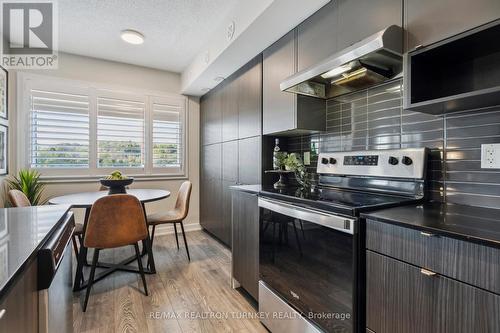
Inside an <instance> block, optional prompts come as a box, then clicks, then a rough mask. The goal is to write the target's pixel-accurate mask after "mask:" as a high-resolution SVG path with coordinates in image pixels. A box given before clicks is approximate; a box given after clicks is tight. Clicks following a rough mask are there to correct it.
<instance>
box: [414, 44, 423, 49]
mask: <svg viewBox="0 0 500 333" xmlns="http://www.w3.org/2000/svg"><path fill="white" fill-rule="evenodd" d="M422 47H424V46H423V45H422V44H418V45H417V46H415V47H414V48H413V50H418V49H421V48H422Z"/></svg>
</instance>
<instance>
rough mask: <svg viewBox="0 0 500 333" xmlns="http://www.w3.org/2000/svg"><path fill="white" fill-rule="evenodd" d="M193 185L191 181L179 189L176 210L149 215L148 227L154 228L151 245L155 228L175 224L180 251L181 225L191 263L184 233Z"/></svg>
mask: <svg viewBox="0 0 500 333" xmlns="http://www.w3.org/2000/svg"><path fill="white" fill-rule="evenodd" d="M192 187H193V185H192V184H191V182H190V181H185V182H183V183H182V184H181V187H180V188H179V193H178V194H177V200H176V202H175V208H174V209H172V210H168V211H165V212H160V213H155V214H150V215H148V217H147V219H148V226H152V227H153V230H152V232H151V245H152V243H153V241H154V235H155V228H156V226H157V225H159V224H173V225H174V232H175V241H176V243H177V250H179V236H178V235H177V224H180V225H181V230H182V237H183V238H184V246H185V247H186V253H187V257H188V260H189V261H191V257H190V255H189V248H188V243H187V240H186V232H185V231H184V223H183V222H184V219H185V218H186V216H187V214H188V212H189V201H190V198H191V189H192Z"/></svg>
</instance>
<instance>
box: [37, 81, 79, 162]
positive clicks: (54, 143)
mask: <svg viewBox="0 0 500 333" xmlns="http://www.w3.org/2000/svg"><path fill="white" fill-rule="evenodd" d="M29 93H30V137H29V140H30V152H29V153H30V162H29V164H30V167H31V168H37V169H47V168H52V169H55V168H73V169H75V168H88V167H89V98H88V96H86V95H79V94H69V93H63V92H58V91H49V90H36V89H31V90H30V92H29Z"/></svg>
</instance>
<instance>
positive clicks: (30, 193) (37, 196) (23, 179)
mask: <svg viewBox="0 0 500 333" xmlns="http://www.w3.org/2000/svg"><path fill="white" fill-rule="evenodd" d="M44 188H45V185H44V184H43V183H42V182H41V181H40V173H39V172H38V171H36V170H30V169H23V170H20V171H19V173H18V175H17V176H11V177H10V178H8V179H7V190H19V191H21V192H23V193H24V194H25V195H26V197H28V199H29V201H30V203H31V205H32V206H39V205H43V204H44V203H45V201H43V200H42V194H43V190H44Z"/></svg>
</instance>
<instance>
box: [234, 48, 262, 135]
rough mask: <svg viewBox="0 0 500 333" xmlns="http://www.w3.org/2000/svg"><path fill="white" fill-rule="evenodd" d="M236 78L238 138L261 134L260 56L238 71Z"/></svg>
mask: <svg viewBox="0 0 500 333" xmlns="http://www.w3.org/2000/svg"><path fill="white" fill-rule="evenodd" d="M240 72H241V73H240V74H239V76H238V80H237V82H238V89H237V93H238V95H237V97H238V119H239V120H238V136H239V138H240V139H241V138H247V137H251V136H256V135H261V133H262V56H260V55H259V56H257V57H256V58H254V59H253V60H251V61H250V62H249V63H247V64H246V65H245V66H243V68H242V69H241V70H240Z"/></svg>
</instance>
